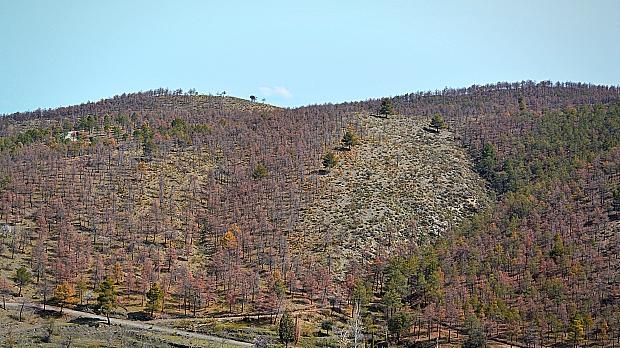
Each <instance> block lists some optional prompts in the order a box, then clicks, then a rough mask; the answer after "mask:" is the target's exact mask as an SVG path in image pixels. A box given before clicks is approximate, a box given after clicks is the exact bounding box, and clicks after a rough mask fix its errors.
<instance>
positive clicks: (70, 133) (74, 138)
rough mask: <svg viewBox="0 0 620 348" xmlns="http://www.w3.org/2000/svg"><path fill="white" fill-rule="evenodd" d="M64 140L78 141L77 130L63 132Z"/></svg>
mask: <svg viewBox="0 0 620 348" xmlns="http://www.w3.org/2000/svg"><path fill="white" fill-rule="evenodd" d="M64 140H69V141H78V131H68V132H67V134H65V137H64Z"/></svg>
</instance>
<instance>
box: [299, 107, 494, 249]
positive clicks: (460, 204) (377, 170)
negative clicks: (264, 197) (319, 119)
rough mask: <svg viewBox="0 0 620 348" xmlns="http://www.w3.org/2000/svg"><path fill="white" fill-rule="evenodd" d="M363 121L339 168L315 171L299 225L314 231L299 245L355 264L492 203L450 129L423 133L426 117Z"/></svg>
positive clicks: (341, 154)
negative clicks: (314, 192)
mask: <svg viewBox="0 0 620 348" xmlns="http://www.w3.org/2000/svg"><path fill="white" fill-rule="evenodd" d="M358 117H359V125H360V128H361V129H360V131H359V135H360V144H359V145H357V146H354V147H353V148H352V150H350V151H348V150H345V149H335V151H337V153H338V156H339V157H340V162H339V164H338V166H337V167H336V168H334V169H333V170H331V172H329V173H328V174H322V173H316V174H315V175H317V177H318V185H319V187H320V190H319V191H320V194H319V196H318V197H316V198H315V199H314V200H313V201H312V202H310V204H308V208H306V209H305V210H304V211H303V212H302V217H301V221H300V223H299V224H298V226H297V230H298V231H299V232H301V231H315V233H312V232H307V233H305V234H304V235H305V237H304V238H303V239H304V240H299V243H300V244H301V245H304V244H305V245H308V243H310V245H312V246H313V247H314V248H315V251H327V252H330V253H331V254H333V255H338V256H339V258H340V259H341V260H355V259H359V258H360V256H371V255H372V254H374V253H375V252H376V250H377V248H378V246H379V245H386V246H390V245H396V244H398V242H401V241H413V242H416V243H420V242H423V241H424V240H428V238H427V237H432V236H436V235H439V234H441V233H442V231H445V230H446V229H449V228H451V227H453V226H455V225H456V224H458V223H459V222H460V221H461V220H463V219H464V218H465V217H467V216H471V215H472V214H473V213H474V212H475V211H477V210H479V209H481V208H482V207H483V206H485V205H486V204H487V203H488V202H489V198H488V196H487V192H486V190H485V187H484V182H483V180H482V179H480V177H479V176H478V175H477V174H476V173H475V172H474V170H473V167H472V166H473V165H472V163H471V161H470V159H469V157H468V155H467V154H466V153H465V151H464V150H463V149H462V148H460V147H459V146H458V145H457V144H456V142H455V141H454V135H453V133H451V132H450V131H448V130H442V131H441V132H440V133H433V132H430V131H429V130H428V129H427V130H425V129H424V127H425V126H427V125H428V124H429V120H428V119H424V118H419V117H411V116H402V115H395V116H390V117H389V118H387V119H386V118H380V117H375V116H372V115H358ZM308 239H310V241H309V240H308Z"/></svg>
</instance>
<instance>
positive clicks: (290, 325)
mask: <svg viewBox="0 0 620 348" xmlns="http://www.w3.org/2000/svg"><path fill="white" fill-rule="evenodd" d="M278 335H279V336H280V341H282V343H284V345H285V346H286V347H288V344H289V343H290V342H293V341H294V340H295V322H294V321H293V318H292V317H291V315H290V314H289V313H288V311H286V312H284V314H282V319H280V325H279V326H278Z"/></svg>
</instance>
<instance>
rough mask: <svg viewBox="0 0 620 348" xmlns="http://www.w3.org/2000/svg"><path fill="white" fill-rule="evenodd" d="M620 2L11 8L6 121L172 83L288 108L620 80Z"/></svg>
mask: <svg viewBox="0 0 620 348" xmlns="http://www.w3.org/2000/svg"><path fill="white" fill-rule="evenodd" d="M619 41H620V1H618V0H582V1H576V0H561V1H560V0H557V1H556V0H519V1H514V0H510V1H509V0H495V1H493V0H488V1H482V0H470V1H456V0H455V1H411V0H410V1H397V0H384V1H366V0H356V1H353V0H352V1H348V0H341V1H337V0H311V1H306V0H298V1H290V0H289V1H270V0H261V1H250V0H248V1H234V0H220V1H210V0H203V1H200V0H195V1H190V0H185V1H184V0H178V1H156V0H136V1H129V0H106V1H80V0H74V1H65V0H55V1H48V0H41V1H35V0H19V1H11V0H0V114H2V113H12V112H16V111H26V110H34V109H37V108H39V107H40V108H50V107H57V106H63V105H72V104H79V103H82V102H86V101H96V100H100V99H102V98H106V97H111V96H113V95H116V94H122V93H124V92H137V91H144V90H149V89H155V88H159V87H164V88H169V89H178V88H182V89H184V90H188V89H190V88H195V89H196V90H197V91H198V92H199V93H204V94H209V93H211V94H216V93H219V92H222V91H226V93H227V94H228V95H233V96H238V97H242V98H249V96H250V95H255V96H257V97H258V98H259V99H262V98H265V99H266V101H267V102H268V103H272V104H275V105H280V106H300V105H307V104H322V103H327V102H341V101H351V100H364V99H368V98H378V97H384V96H394V95H400V94H405V93H410V92H416V91H426V90H436V89H443V88H444V87H466V86H470V85H472V84H486V83H495V82H499V81H511V82H512V81H521V80H534V81H541V80H552V81H575V82H590V83H595V84H607V85H619V84H620V45H619V44H618V43H619Z"/></svg>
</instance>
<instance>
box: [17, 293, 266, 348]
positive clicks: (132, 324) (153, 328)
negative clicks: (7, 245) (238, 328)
mask: <svg viewBox="0 0 620 348" xmlns="http://www.w3.org/2000/svg"><path fill="white" fill-rule="evenodd" d="M21 306H22V304H21V303H15V302H7V303H6V307H7V308H12V309H17V310H19V309H20V308H21ZM25 307H27V308H34V309H40V310H42V309H43V305H42V304H39V303H26V304H25ZM45 309H46V310H52V311H57V312H60V308H59V307H56V306H50V305H46V306H45ZM62 313H63V314H64V315H67V316H70V317H76V318H89V319H97V320H101V321H102V322H104V323H107V322H108V319H107V318H106V317H105V316H103V315H97V314H93V313H87V312H81V311H76V310H73V309H68V308H63V311H62ZM110 324H113V325H119V326H122V327H128V328H133V329H140V330H147V331H150V332H161V333H165V334H171V335H179V336H184V337H188V338H195V339H201V340H207V341H213V342H216V343H225V344H231V345H236V346H239V347H253V346H254V345H253V344H251V343H248V342H242V341H236V340H232V339H227V338H222V337H217V336H211V335H205V334H201V333H197V332H190V331H183V330H179V329H173V328H169V327H165V326H159V325H153V324H149V323H148V322H146V323H142V322H137V321H133V320H126V319H118V318H112V317H110Z"/></svg>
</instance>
